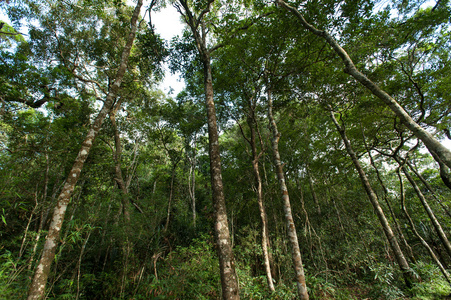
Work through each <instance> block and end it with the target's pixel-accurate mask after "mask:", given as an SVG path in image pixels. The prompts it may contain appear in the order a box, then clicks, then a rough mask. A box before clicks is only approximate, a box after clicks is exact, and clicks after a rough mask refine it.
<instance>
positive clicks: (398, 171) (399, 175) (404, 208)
mask: <svg viewBox="0 0 451 300" xmlns="http://www.w3.org/2000/svg"><path fill="white" fill-rule="evenodd" d="M400 168H401V167H399V168H398V169H397V170H396V174H397V175H398V178H399V185H400V190H401V192H400V194H401V195H400V197H401V208H402V210H403V212H404V214H405V215H406V217H407V220H408V221H409V225H410V228H411V229H412V232H413V233H414V234H415V236H416V237H417V238H418V239H419V240H420V242H421V244H422V245H423V246H424V247H425V248H426V250H427V251H428V253H429V255H430V256H431V258H432V260H434V262H435V263H436V264H437V266H438V267H439V269H440V271H441V272H442V274H443V276H444V277H445V279H446V281H448V283H450V284H451V278H450V276H449V274H448V271H446V269H445V267H444V266H443V265H442V263H441V262H440V260H439V259H438V258H437V256H436V255H435V253H434V251H433V250H432V248H431V247H430V246H429V244H428V243H427V242H426V241H425V240H424V239H423V237H422V236H421V235H420V234H419V233H418V231H417V229H416V228H415V223H414V222H413V220H412V218H411V217H410V215H409V213H408V212H407V207H406V197H405V193H404V182H403V180H402V177H401V171H400Z"/></svg>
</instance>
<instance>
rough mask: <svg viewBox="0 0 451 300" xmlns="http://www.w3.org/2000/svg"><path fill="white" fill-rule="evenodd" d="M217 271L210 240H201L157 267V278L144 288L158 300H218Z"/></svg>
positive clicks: (177, 251)
mask: <svg viewBox="0 0 451 300" xmlns="http://www.w3.org/2000/svg"><path fill="white" fill-rule="evenodd" d="M218 268H219V262H218V259H217V256H216V252H215V251H214V248H213V244H212V240H211V237H209V236H206V235H205V236H202V237H200V238H199V239H194V240H193V241H192V244H191V245H190V246H189V247H179V248H177V249H176V250H174V251H172V252H171V253H169V254H168V256H167V257H166V258H164V260H163V261H162V262H160V263H158V268H157V269H156V272H158V273H157V276H158V277H156V276H155V277H154V278H153V281H152V283H151V284H150V285H149V286H147V287H145V290H146V294H147V295H149V296H153V297H158V299H219V298H220V297H219V294H218V291H219V290H220V288H219V286H220V278H219V274H218V272H217V270H218Z"/></svg>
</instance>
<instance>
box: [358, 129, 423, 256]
mask: <svg viewBox="0 0 451 300" xmlns="http://www.w3.org/2000/svg"><path fill="white" fill-rule="evenodd" d="M363 142H364V144H365V149H366V152H367V153H368V156H369V158H370V164H371V166H372V167H373V169H374V170H375V171H376V176H377V180H378V181H379V183H380V185H381V186H382V190H383V191H384V201H385V203H386V204H387V207H388V210H389V212H390V215H391V217H392V219H393V223H395V231H396V232H397V234H398V237H399V239H400V240H401V243H402V244H403V245H404V249H405V250H406V251H407V256H408V257H409V260H410V261H411V262H412V263H413V264H415V263H416V262H417V260H416V259H415V256H414V255H413V251H412V247H410V245H409V243H407V240H406V238H405V237H404V234H403V232H402V229H401V226H400V225H399V222H398V220H397V219H396V215H395V212H394V211H393V208H392V206H391V204H390V201H389V199H388V189H387V187H386V186H385V184H384V182H383V181H382V177H381V175H380V173H379V169H378V168H377V167H376V164H375V163H374V159H373V156H372V155H371V149H370V148H369V147H368V145H367V143H366V139H365V134H363Z"/></svg>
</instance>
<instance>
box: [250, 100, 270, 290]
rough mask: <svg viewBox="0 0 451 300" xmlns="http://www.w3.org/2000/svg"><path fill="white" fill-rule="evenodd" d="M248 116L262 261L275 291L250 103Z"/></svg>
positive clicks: (258, 154)
mask: <svg viewBox="0 0 451 300" xmlns="http://www.w3.org/2000/svg"><path fill="white" fill-rule="evenodd" d="M250 106H251V107H250V110H251V111H250V117H249V118H248V120H247V122H248V126H249V129H250V132H251V139H250V141H249V142H250V146H251V149H252V168H253V170H254V177H255V181H256V183H257V191H256V194H257V203H258V209H259V211H260V218H261V220H262V240H261V245H262V251H263V263H264V266H265V272H266V280H267V282H268V287H269V290H270V291H271V292H274V291H275V288H274V283H273V278H272V273H271V262H270V261H271V260H270V256H269V250H268V248H269V236H268V220H267V216H266V209H265V204H264V202H263V201H264V200H263V187H262V179H261V176H260V170H259V160H260V157H261V155H262V154H263V149H261V151H262V152H260V153H257V146H256V141H255V128H254V124H255V125H256V122H255V118H254V110H253V107H252V105H250Z"/></svg>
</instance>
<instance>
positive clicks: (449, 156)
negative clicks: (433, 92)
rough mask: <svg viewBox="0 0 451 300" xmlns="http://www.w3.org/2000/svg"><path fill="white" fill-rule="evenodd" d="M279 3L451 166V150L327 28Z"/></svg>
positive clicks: (432, 151)
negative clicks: (367, 72) (369, 74)
mask: <svg viewBox="0 0 451 300" xmlns="http://www.w3.org/2000/svg"><path fill="white" fill-rule="evenodd" d="M277 3H278V4H279V5H280V6H281V7H283V8H284V9H286V10H288V11H290V12H291V13H293V14H294V15H295V17H296V18H297V19H298V20H299V21H300V22H301V24H302V26H303V27H304V28H306V29H307V30H309V31H310V32H312V33H313V34H315V35H317V36H319V37H322V38H324V39H325V40H326V41H327V43H328V44H329V45H330V46H331V47H332V48H333V49H334V51H335V52H336V53H337V54H338V55H339V56H340V58H341V59H342V60H343V63H344V64H345V72H346V73H348V74H350V75H351V76H352V77H354V78H355V79H356V80H357V81H359V82H360V83H361V84H362V85H364V86H365V87H366V88H367V89H369V90H370V91H371V92H372V93H373V94H374V95H375V96H376V97H378V98H379V99H381V100H382V101H383V102H384V103H385V104H386V105H388V107H390V109H391V110H392V111H393V112H394V113H395V114H396V116H397V117H398V118H400V120H401V121H402V122H403V123H404V124H405V125H406V126H407V127H408V128H409V129H410V130H411V131H412V133H413V134H414V135H415V136H416V137H418V138H419V139H420V140H422V141H423V143H424V144H425V146H426V147H427V148H428V150H429V152H430V153H431V155H433V156H434V158H436V159H437V161H438V162H439V163H441V164H445V165H446V166H447V167H448V168H451V151H450V150H449V149H447V148H446V147H445V146H443V145H442V144H441V143H440V142H439V141H438V140H437V139H435V138H434V137H433V136H432V135H431V134H430V133H429V132H427V131H426V130H425V129H424V128H423V127H421V126H420V125H418V124H417V122H415V121H414V120H413V119H412V117H411V116H410V115H409V114H408V113H407V112H406V111H405V110H404V108H403V107H402V106H401V105H399V103H398V102H397V101H396V100H395V99H394V98H392V97H391V96H390V95H389V94H388V93H387V92H385V91H384V90H382V89H381V88H380V87H379V86H378V85H377V84H375V83H374V82H373V81H371V80H370V79H369V78H368V77H367V76H365V75H364V74H363V73H362V72H360V71H359V70H358V69H357V68H356V66H355V64H354V62H353V61H352V59H351V58H350V56H349V55H348V53H347V52H346V51H345V50H344V49H343V48H342V47H341V46H340V45H339V43H338V42H337V41H336V40H335V39H334V38H333V37H332V36H331V35H330V34H329V33H328V32H327V31H326V30H319V29H317V28H315V27H314V26H313V25H311V24H309V23H308V22H307V21H306V20H305V18H304V16H303V15H302V14H301V13H300V12H299V11H298V10H297V9H295V8H294V7H292V6H290V5H288V4H287V3H286V2H284V1H282V0H278V1H277Z"/></svg>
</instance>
